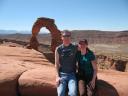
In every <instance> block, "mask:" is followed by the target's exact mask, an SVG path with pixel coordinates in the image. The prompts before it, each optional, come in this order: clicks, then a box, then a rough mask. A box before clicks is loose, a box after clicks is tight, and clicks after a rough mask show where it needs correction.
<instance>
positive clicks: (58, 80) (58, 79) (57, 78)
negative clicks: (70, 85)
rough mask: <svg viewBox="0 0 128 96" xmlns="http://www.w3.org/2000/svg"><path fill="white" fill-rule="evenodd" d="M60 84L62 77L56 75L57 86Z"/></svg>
mask: <svg viewBox="0 0 128 96" xmlns="http://www.w3.org/2000/svg"><path fill="white" fill-rule="evenodd" d="M59 84H60V77H59V76H57V77H56V86H57V87H58V86H59Z"/></svg>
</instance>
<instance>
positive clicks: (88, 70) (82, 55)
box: [55, 31, 97, 96]
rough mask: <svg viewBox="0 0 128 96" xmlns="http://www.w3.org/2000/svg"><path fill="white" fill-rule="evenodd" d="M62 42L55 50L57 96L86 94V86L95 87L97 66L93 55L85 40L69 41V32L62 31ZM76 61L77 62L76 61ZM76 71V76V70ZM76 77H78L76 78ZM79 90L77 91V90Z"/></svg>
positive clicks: (84, 95)
mask: <svg viewBox="0 0 128 96" xmlns="http://www.w3.org/2000/svg"><path fill="white" fill-rule="evenodd" d="M61 38H62V41H63V44H61V45H60V46H58V47H57V48H56V50H55V68H56V84H57V93H58V96H66V91H67V87H68V96H78V93H79V95H80V96H86V95H87V94H86V93H87V92H86V89H87V88H86V86H87V85H90V86H88V87H89V88H91V89H94V88H95V80H96V75H97V67H96V62H95V55H94V54H93V52H92V51H91V50H89V49H88V47H87V45H88V43H87V40H81V41H79V44H78V46H76V45H73V44H72V43H71V33H70V32H68V31H66V32H64V33H62V36H61ZM77 62H78V63H77ZM77 71H78V76H76V72H77ZM77 77H78V78H77ZM78 90H79V91H78Z"/></svg>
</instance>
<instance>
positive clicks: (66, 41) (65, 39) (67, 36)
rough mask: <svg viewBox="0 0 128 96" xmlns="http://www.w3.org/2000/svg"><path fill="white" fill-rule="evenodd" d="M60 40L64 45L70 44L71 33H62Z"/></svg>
mask: <svg viewBox="0 0 128 96" xmlns="http://www.w3.org/2000/svg"><path fill="white" fill-rule="evenodd" d="M61 39H62V41H63V43H64V44H70V43H71V32H69V31H64V32H63V33H62V36H61Z"/></svg>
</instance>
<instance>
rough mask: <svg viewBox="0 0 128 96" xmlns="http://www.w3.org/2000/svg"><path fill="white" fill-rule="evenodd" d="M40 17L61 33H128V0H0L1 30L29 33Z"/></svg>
mask: <svg viewBox="0 0 128 96" xmlns="http://www.w3.org/2000/svg"><path fill="white" fill-rule="evenodd" d="M38 17H48V18H52V19H55V24H56V25H57V27H58V29H60V30H65V29H67V30H114V31H118V30H128V0H0V29H5V30H19V31H20V30H29V31H30V30H31V28H32V25H33V23H34V22H35V20H36V19H37V18H38ZM42 29H43V28H42ZM43 30H45V29H43Z"/></svg>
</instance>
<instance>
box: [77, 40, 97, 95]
mask: <svg viewBox="0 0 128 96" xmlns="http://www.w3.org/2000/svg"><path fill="white" fill-rule="evenodd" d="M78 47H79V51H78V53H77V59H78V89H79V94H80V96H93V93H94V89H95V81H96V77H97V65H96V58H95V55H94V54H93V52H92V51H91V50H89V48H88V42H87V40H86V39H84V40H80V41H79V44H78Z"/></svg>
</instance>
